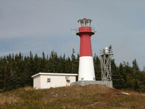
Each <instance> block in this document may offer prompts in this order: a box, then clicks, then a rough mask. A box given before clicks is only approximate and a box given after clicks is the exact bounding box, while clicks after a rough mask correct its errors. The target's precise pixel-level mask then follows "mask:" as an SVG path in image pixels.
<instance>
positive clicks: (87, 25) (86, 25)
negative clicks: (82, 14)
mask: <svg viewBox="0 0 145 109" xmlns="http://www.w3.org/2000/svg"><path fill="white" fill-rule="evenodd" d="M91 22H92V20H91V19H86V18H84V19H79V20H78V23H79V29H77V33H76V35H80V34H83V33H84V32H85V33H86V32H87V33H88V34H91V35H94V33H95V29H94V28H93V27H92V24H91Z"/></svg>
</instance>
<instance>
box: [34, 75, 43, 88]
mask: <svg viewBox="0 0 145 109" xmlns="http://www.w3.org/2000/svg"><path fill="white" fill-rule="evenodd" d="M40 83H41V81H40V75H38V76H36V77H35V78H33V87H34V88H36V89H38V88H40Z"/></svg>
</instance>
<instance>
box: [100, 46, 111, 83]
mask: <svg viewBox="0 0 145 109" xmlns="http://www.w3.org/2000/svg"><path fill="white" fill-rule="evenodd" d="M111 53H112V51H110V50H109V52H108V47H106V48H105V50H104V49H103V51H102V50H100V57H101V62H100V63H101V64H100V65H101V79H102V81H111V80H112V78H111V55H112V54H111Z"/></svg>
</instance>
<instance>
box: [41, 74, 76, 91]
mask: <svg viewBox="0 0 145 109" xmlns="http://www.w3.org/2000/svg"><path fill="white" fill-rule="evenodd" d="M48 78H50V82H47V79H48ZM40 79H41V83H40V88H41V89H45V88H50V87H63V86H70V84H71V83H72V82H76V76H69V77H68V80H70V82H69V83H68V82H67V81H66V76H62V75H56V76H55V75H41V76H40Z"/></svg>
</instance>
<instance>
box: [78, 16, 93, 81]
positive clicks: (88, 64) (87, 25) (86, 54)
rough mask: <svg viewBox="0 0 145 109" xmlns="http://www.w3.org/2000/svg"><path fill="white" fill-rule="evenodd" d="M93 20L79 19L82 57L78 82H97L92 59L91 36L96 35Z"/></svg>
mask: <svg viewBox="0 0 145 109" xmlns="http://www.w3.org/2000/svg"><path fill="white" fill-rule="evenodd" d="M91 22H92V20H91V19H86V18H84V19H79V20H78V23H79V30H78V32H77V33H76V35H78V36H79V37H80V57H79V71H78V74H79V75H78V81H95V71H94V63H93V57H92V47H91V36H92V35H94V32H93V31H92V27H91Z"/></svg>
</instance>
